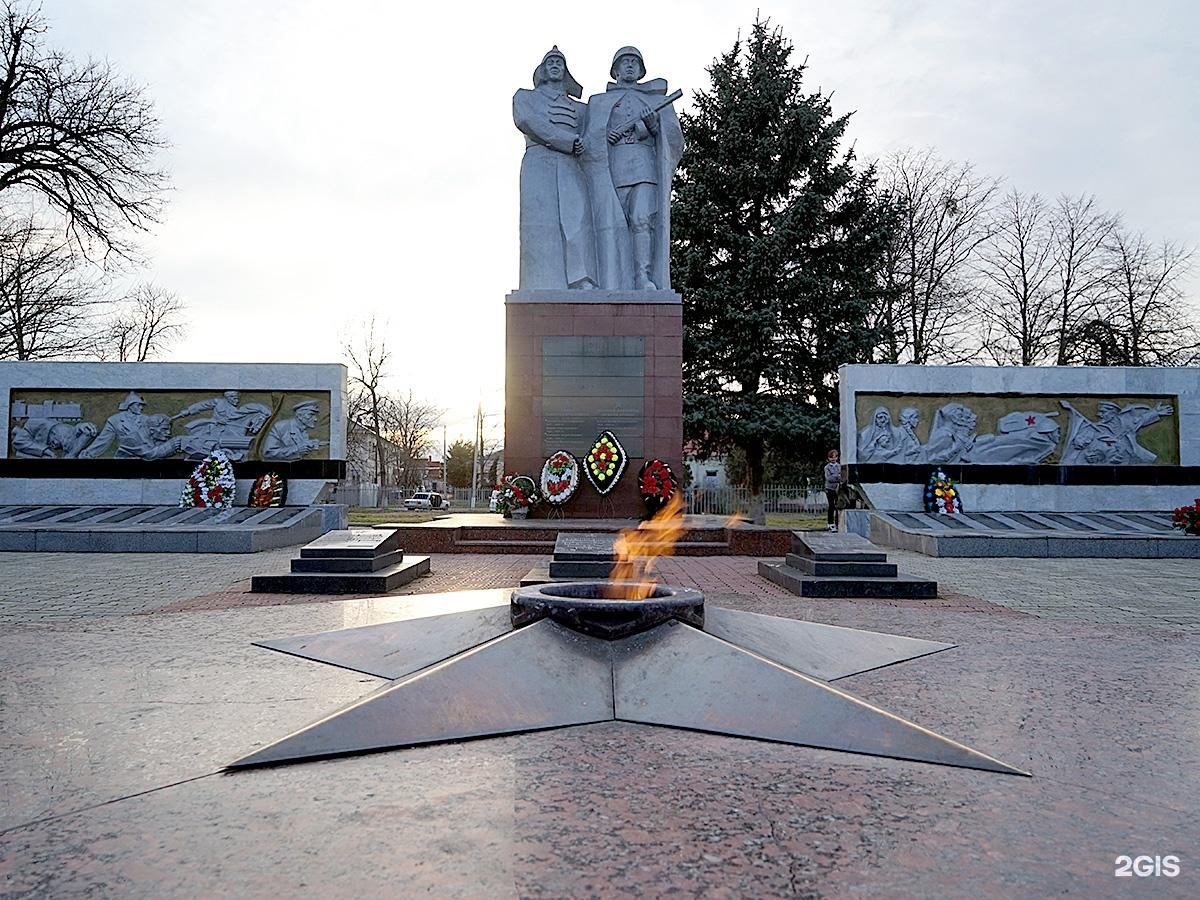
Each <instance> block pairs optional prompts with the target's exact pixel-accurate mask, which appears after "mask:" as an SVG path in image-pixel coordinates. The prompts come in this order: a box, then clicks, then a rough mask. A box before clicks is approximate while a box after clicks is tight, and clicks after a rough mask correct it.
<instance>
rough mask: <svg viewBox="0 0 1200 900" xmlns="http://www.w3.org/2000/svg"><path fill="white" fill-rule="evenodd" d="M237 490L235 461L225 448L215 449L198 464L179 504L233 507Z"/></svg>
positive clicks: (213, 507)
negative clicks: (230, 457) (232, 460)
mask: <svg viewBox="0 0 1200 900" xmlns="http://www.w3.org/2000/svg"><path fill="white" fill-rule="evenodd" d="M236 491H237V480H236V479H235V478H234V477H233V463H231V462H230V461H229V456H228V454H226V452H225V451H224V450H220V449H218V450H214V451H213V452H212V453H210V454H208V456H206V457H204V460H203V461H202V462H201V463H200V465H198V466H196V468H195V470H194V471H193V472H192V474H191V476H190V477H189V478H188V480H187V484H185V485H184V486H183V493H182V494H181V495H180V497H179V505H180V506H184V507H189V506H204V507H209V508H212V509H232V508H233V495H234V493H235V492H236Z"/></svg>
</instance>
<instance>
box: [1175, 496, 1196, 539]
mask: <svg viewBox="0 0 1200 900" xmlns="http://www.w3.org/2000/svg"><path fill="white" fill-rule="evenodd" d="M1171 527H1172V528H1178V529H1179V530H1180V531H1182V532H1183V533H1184V534H1191V535H1200V499H1197V500H1196V502H1195V503H1194V504H1193V505H1192V506H1180V507H1178V508H1177V509H1176V510H1175V514H1174V515H1173V516H1172V517H1171Z"/></svg>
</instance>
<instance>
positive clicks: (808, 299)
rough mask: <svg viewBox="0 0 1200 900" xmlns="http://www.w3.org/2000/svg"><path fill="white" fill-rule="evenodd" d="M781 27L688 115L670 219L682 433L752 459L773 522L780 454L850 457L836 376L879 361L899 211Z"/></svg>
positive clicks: (722, 75)
mask: <svg viewBox="0 0 1200 900" xmlns="http://www.w3.org/2000/svg"><path fill="white" fill-rule="evenodd" d="M792 50H793V48H792V45H791V43H790V42H789V41H787V40H786V39H785V38H784V36H783V35H782V33H781V32H780V31H779V29H777V28H772V27H770V22H769V21H756V22H755V23H754V26H753V28H752V29H751V32H750V35H749V36H748V38H747V39H746V40H745V41H743V40H742V39H741V38H739V39H738V40H737V41H735V42H734V44H733V48H732V49H731V50H730V51H729V52H728V53H725V54H724V55H722V56H719V57H718V58H717V59H715V60H714V61H713V64H712V65H711V66H710V67H709V69H708V73H709V76H710V77H711V80H712V85H711V88H710V89H709V90H707V91H699V92H697V93H696V94H695V97H694V111H693V112H692V113H691V114H687V115H683V116H681V117H680V118H681V122H682V125H683V134H684V148H685V149H684V154H683V159H682V161H681V163H680V171H679V174H678V177H677V178H676V181H675V195H674V202H673V204H672V231H673V233H674V234H673V246H672V258H673V266H672V268H673V273H674V284H675V287H676V289H678V290H679V291H680V292H681V293H682V294H683V303H684V348H683V376H684V429H685V432H686V434H687V437H688V438H689V439H691V440H693V441H695V442H696V443H698V444H699V445H700V447H701V448H703V449H706V450H721V449H728V448H730V447H740V448H741V449H742V450H743V451H744V452H745V455H746V464H747V480H748V483H749V486H750V488H751V493H752V494H753V495H754V497H755V501H754V502H753V504H752V509H751V514H752V516H753V517H754V518H755V520H756V521H759V522H761V521H762V519H763V510H762V498H761V488H762V483H763V473H764V468H765V467H764V456H765V454H766V452H767V450H768V449H769V448H770V447H777V448H779V449H780V450H786V451H787V453H788V455H790V456H795V455H797V454H801V455H803V454H807V455H808V456H810V457H811V458H813V459H816V460H823V459H824V457H825V451H826V450H827V449H829V448H831V447H835V446H837V434H838V411H837V403H838V393H837V369H838V366H840V365H843V364H845V363H853V362H866V361H868V360H869V359H870V355H871V350H872V348H873V347H874V345H875V343H876V341H877V337H878V336H877V335H876V334H875V332H874V331H873V330H872V327H871V325H870V311H871V309H872V306H873V304H874V303H876V302H877V299H878V292H879V291H880V285H881V284H882V279H881V278H879V274H880V269H881V264H882V261H883V256H884V252H885V250H886V248H887V246H888V243H889V241H890V238H891V233H892V229H893V227H894V226H893V223H894V216H893V211H892V208H891V205H890V204H889V203H888V202H887V200H886V198H884V197H882V196H881V195H880V194H879V192H878V191H877V189H876V179H875V172H874V169H873V168H871V167H866V168H861V167H859V166H857V165H856V163H855V157H854V152H853V149H852V148H847V149H842V147H841V144H842V142H843V138H844V135H845V131H846V125H847V122H848V120H849V115H842V116H840V117H835V116H834V114H833V110H832V106H831V103H830V97H829V96H826V95H822V94H821V93H820V92H817V93H805V91H804V89H803V84H802V82H803V76H804V68H805V67H804V65H803V64H794V63H792V62H791V56H792Z"/></svg>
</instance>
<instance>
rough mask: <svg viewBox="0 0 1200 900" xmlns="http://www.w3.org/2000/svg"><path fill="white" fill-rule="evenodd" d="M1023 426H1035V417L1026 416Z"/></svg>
mask: <svg viewBox="0 0 1200 900" xmlns="http://www.w3.org/2000/svg"><path fill="white" fill-rule="evenodd" d="M1025 424H1026V425H1036V424H1037V416H1026V417H1025Z"/></svg>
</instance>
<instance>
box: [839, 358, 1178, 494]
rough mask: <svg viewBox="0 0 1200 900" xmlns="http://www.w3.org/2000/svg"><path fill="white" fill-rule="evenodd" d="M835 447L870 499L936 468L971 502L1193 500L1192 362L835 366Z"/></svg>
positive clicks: (904, 489) (920, 487)
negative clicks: (837, 381)
mask: <svg viewBox="0 0 1200 900" xmlns="http://www.w3.org/2000/svg"><path fill="white" fill-rule="evenodd" d="M839 374H840V378H841V444H842V445H841V454H842V461H843V463H845V464H847V465H848V474H849V477H850V480H851V481H853V482H855V483H857V484H858V485H859V486H860V487H861V488H862V490H863V492H864V493H865V494H866V496H867V497H868V499H869V500H870V501H871V503H872V505H874V506H875V507H877V508H879V509H887V510H917V509H921V508H922V502H923V493H924V485H925V482H926V479H927V478H928V476H929V473H930V471H931V470H932V469H933V467H934V466H941V467H942V468H943V469H945V471H946V473H947V474H948V475H949V476H950V477H951V478H953V479H954V480H955V481H957V482H958V483H959V485H960V493H961V495H962V499H963V502H964V504H965V505H966V507H967V508H968V509H975V510H1022V509H1027V510H1061V511H1070V510H1077V509H1078V510H1085V509H1090V510H1146V509H1173V508H1174V507H1177V506H1181V505H1183V504H1185V503H1191V502H1193V501H1194V500H1195V499H1196V497H1197V496H1200V370H1197V369H1195V368H1157V369H1155V368H1098V367H1086V368H1084V367H993V366H910V365H899V366H890V365H879V366H843V367H842V368H841V369H840V372H839Z"/></svg>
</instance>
